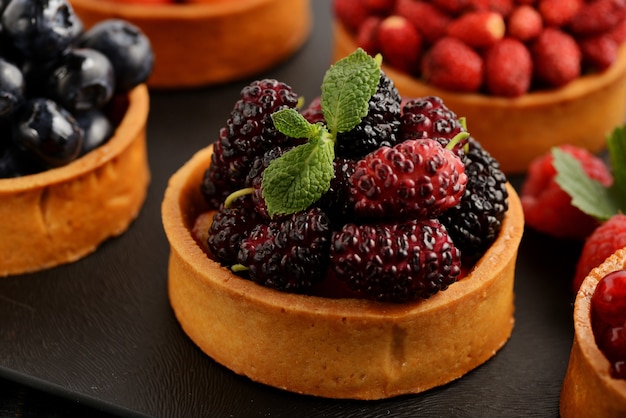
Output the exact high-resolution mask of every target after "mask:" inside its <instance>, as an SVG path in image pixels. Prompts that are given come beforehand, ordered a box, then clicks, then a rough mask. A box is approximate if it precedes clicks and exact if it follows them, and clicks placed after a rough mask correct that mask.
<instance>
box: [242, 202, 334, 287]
mask: <svg viewBox="0 0 626 418" xmlns="http://www.w3.org/2000/svg"><path fill="white" fill-rule="evenodd" d="M330 237H331V230H330V227H329V220H328V217H327V216H326V214H325V213H324V212H323V211H321V210H320V209H319V208H312V209H309V210H307V211H304V212H298V213H295V214H292V215H291V216H289V217H288V218H286V219H284V220H281V221H279V222H276V221H271V222H269V223H268V224H264V223H260V224H258V225H257V226H256V227H255V228H254V229H253V230H252V231H251V232H250V235H249V236H248V237H247V238H245V239H244V240H243V241H242V243H241V248H240V250H239V255H238V257H237V258H238V262H239V263H240V264H241V265H243V266H245V267H247V269H248V270H247V272H248V274H249V278H250V279H251V280H253V281H254V282H256V283H259V284H262V285H264V286H268V287H272V288H274V289H278V290H284V291H289V292H296V293H297V292H302V291H305V290H307V289H309V288H311V286H313V285H314V284H316V283H318V282H320V281H321V280H323V279H324V277H325V274H326V268H327V266H328V252H329V246H330Z"/></svg>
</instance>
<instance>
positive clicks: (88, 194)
mask: <svg viewBox="0 0 626 418" xmlns="http://www.w3.org/2000/svg"><path fill="white" fill-rule="evenodd" d="M148 111H149V95H148V88H147V86H146V85H145V84H142V85H139V86H137V87H135V88H134V89H133V90H132V91H130V92H129V94H128V106H127V108H126V111H125V113H124V115H123V116H122V117H121V121H120V122H119V124H118V125H117V128H116V130H115V133H114V135H113V137H111V138H110V139H109V140H108V141H107V142H106V143H105V144H103V145H101V146H100V147H98V148H96V149H94V150H92V151H91V152H89V153H87V154H86V155H84V156H83V157H81V158H79V159H77V160H75V161H73V162H71V163H70V164H68V165H66V166H63V167H59V168H54V169H50V170H47V171H44V172H41V173H37V174H32V175H28V176H23V177H17V178H6V179H0V237H2V238H1V239H0V276H7V275H14V274H20V273H28V272H34V271H38V270H42V269H45V268H49V267H53V266H57V265H60V264H64V263H69V262H73V261H76V260H78V259H80V258H82V257H84V256H86V255H88V254H90V253H91V252H93V251H95V250H96V248H97V247H98V246H99V245H100V244H101V243H102V242H104V241H105V240H107V239H109V238H111V237H115V236H117V235H120V234H122V233H123V232H125V231H126V229H127V228H128V227H129V225H130V223H131V222H132V221H133V220H134V219H135V218H136V217H137V215H138V213H139V211H140V209H141V207H142V205H143V202H144V200H145V198H146V192H147V187H148V183H149V181H150V171H149V167H148V159H147V152H146V137H145V134H146V121H147V118H148Z"/></svg>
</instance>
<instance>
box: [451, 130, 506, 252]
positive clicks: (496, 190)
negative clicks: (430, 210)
mask: <svg viewBox="0 0 626 418" xmlns="http://www.w3.org/2000/svg"><path fill="white" fill-rule="evenodd" d="M463 162H464V163H465V173H466V174H467V178H468V180H467V186H466V188H465V194H464V195H463V197H462V198H461V202H460V203H459V204H457V205H456V206H455V207H453V208H451V209H448V210H447V211H445V212H444V213H443V214H442V215H441V216H440V217H439V220H440V221H441V223H443V224H444V225H445V226H446V228H447V229H448V232H449V234H450V236H451V237H452V239H453V241H454V243H455V244H456V246H457V247H458V248H459V249H460V250H461V253H462V254H463V258H464V259H467V260H470V261H471V262H475V261H476V260H478V259H479V258H480V257H481V256H482V255H483V254H484V252H485V251H486V250H487V248H489V246H490V245H491V244H492V243H493V241H495V239H496V238H497V237H498V234H499V233H500V229H501V227H502V220H503V219H504V215H505V214H506V211H507V209H508V200H507V199H508V192H507V189H506V182H507V178H506V176H505V175H504V173H503V172H502V170H500V164H499V163H498V162H497V161H496V160H495V159H494V158H493V157H492V156H491V154H489V152H487V151H486V150H485V149H483V148H482V146H481V145H480V144H479V143H478V142H477V141H475V140H474V139H473V138H470V142H469V151H468V153H467V154H466V155H465V157H464V161H463Z"/></svg>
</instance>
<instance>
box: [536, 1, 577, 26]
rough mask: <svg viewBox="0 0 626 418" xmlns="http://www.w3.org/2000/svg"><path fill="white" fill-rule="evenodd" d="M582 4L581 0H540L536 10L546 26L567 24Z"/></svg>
mask: <svg viewBox="0 0 626 418" xmlns="http://www.w3.org/2000/svg"><path fill="white" fill-rule="evenodd" d="M582 5H583V1H582V0H540V1H539V4H538V5H537V10H538V11H539V13H540V14H541V17H542V19H543V23H544V24H545V25H546V26H553V27H560V26H564V25H567V24H568V23H569V22H570V21H571V20H572V18H573V17H574V16H575V15H576V14H577V13H578V11H579V10H580V8H581V7H582Z"/></svg>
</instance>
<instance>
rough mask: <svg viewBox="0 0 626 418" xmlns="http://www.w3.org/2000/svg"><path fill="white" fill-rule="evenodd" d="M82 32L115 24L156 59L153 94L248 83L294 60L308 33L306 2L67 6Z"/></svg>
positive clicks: (95, 0) (93, 2) (86, 2)
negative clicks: (137, 35)
mask: <svg viewBox="0 0 626 418" xmlns="http://www.w3.org/2000/svg"><path fill="white" fill-rule="evenodd" d="M71 2H72V5H73V6H74V9H75V10H76V12H77V13H78V15H79V16H80V17H81V19H82V20H83V21H84V23H85V26H86V27H91V26H92V25H94V24H96V23H97V22H100V21H102V20H106V19H111V18H119V19H124V20H126V21H128V22H130V23H132V24H134V25H135V26H137V27H139V28H140V29H141V30H142V31H143V32H144V33H145V34H146V36H148V38H149V39H150V40H151V42H152V45H153V48H154V53H155V56H156V61H155V66H154V71H153V74H152V76H151V77H150V80H149V81H148V84H149V86H150V87H151V88H159V89H177V88H193V87H199V86H206V85H214V84H219V83H226V82H230V81H234V80H239V79H243V78H246V77H251V76H253V75H255V74H258V73H260V72H262V71H265V70H268V69H270V68H272V67H274V66H276V65H278V64H279V63H281V62H283V61H285V60H286V59H288V58H289V57H290V56H291V55H293V54H294V53H295V52H296V51H297V50H298V49H299V48H300V47H301V46H302V45H303V44H304V42H305V41H306V40H307V38H308V36H309V33H310V31H311V27H312V12H311V5H310V0H289V1H284V0H237V1H224V0H71Z"/></svg>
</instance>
